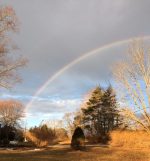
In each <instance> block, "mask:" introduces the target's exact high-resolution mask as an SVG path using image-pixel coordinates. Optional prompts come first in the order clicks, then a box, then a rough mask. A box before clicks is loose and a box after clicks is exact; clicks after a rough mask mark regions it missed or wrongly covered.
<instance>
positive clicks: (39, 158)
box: [0, 131, 150, 161]
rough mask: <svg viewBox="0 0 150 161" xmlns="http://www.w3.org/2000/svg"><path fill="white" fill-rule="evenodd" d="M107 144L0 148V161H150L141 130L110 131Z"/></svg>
mask: <svg viewBox="0 0 150 161" xmlns="http://www.w3.org/2000/svg"><path fill="white" fill-rule="evenodd" d="M111 136H112V141H111V143H110V144H109V145H108V146H94V145H93V146H88V147H87V148H86V150H85V151H74V150H72V149H71V148H70V147H69V145H68V146H66V145H61V146H54V147H53V146H52V147H49V148H45V149H43V150H41V151H31V150H21V149H16V150H13V151H12V150H0V161H150V139H149V137H148V134H147V133H145V132H129V131H126V132H119V131H116V132H113V133H112V134H111Z"/></svg>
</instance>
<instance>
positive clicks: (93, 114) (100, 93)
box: [82, 86, 119, 136]
mask: <svg viewBox="0 0 150 161" xmlns="http://www.w3.org/2000/svg"><path fill="white" fill-rule="evenodd" d="M82 112H83V116H84V117H83V122H84V125H85V128H87V129H88V130H89V131H90V132H91V134H92V135H96V136H99V135H105V134H106V133H108V132H109V131H110V130H113V129H114V128H116V127H118V126H119V114H118V110H117V100H116V95H115V93H114V91H113V89H112V87H111V86H109V87H108V88H107V89H106V90H103V89H102V88H101V87H96V88H95V89H94V90H93V92H92V94H91V97H90V99H89V100H88V102H87V104H86V107H85V108H83V109H82Z"/></svg>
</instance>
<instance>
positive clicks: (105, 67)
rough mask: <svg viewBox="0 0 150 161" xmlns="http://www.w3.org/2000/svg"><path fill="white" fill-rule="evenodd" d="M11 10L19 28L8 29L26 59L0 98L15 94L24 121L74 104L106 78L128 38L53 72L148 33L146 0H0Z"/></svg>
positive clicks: (67, 109) (55, 116)
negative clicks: (18, 79)
mask: <svg viewBox="0 0 150 161" xmlns="http://www.w3.org/2000/svg"><path fill="white" fill-rule="evenodd" d="M0 4H1V5H9V6H12V7H13V8H14V10H15V11H16V14H17V17H18V19H19V21H20V26H19V28H20V31H19V32H18V33H17V34H15V35H12V37H11V38H12V40H13V41H14V42H15V44H17V46H18V47H19V50H17V51H16V53H19V54H21V55H23V56H24V57H26V58H27V59H28V60H29V62H28V64H27V66H26V67H25V68H23V69H21V70H20V71H19V72H20V75H21V77H22V79H23V82H22V83H20V84H17V85H15V86H14V87H13V89H11V90H5V89H3V90H1V96H0V97H1V99H10V98H12V99H18V100H20V101H22V102H23V103H24V104H25V106H27V105H28V103H29V102H30V101H31V100H32V99H33V98H34V101H32V103H30V106H29V107H28V108H27V109H26V112H27V117H26V121H27V123H28V125H29V126H34V125H36V124H39V123H40V122H41V121H42V120H46V119H62V117H63V115H64V113H66V112H73V111H75V110H76V109H77V108H79V107H80V104H81V103H82V101H83V99H84V96H85V95H86V93H87V92H88V91H90V90H91V89H93V88H94V87H95V86H97V85H102V86H104V87H105V86H107V85H109V83H111V81H112V74H111V67H112V65H113V63H115V62H116V61H117V60H118V59H122V58H123V57H124V56H125V54H126V53H127V50H128V45H129V44H128V43H122V44H118V45H115V46H112V47H108V48H106V49H105V50H103V51H99V52H96V53H95V54H93V55H91V56H88V57H85V58H84V59H82V60H81V61H78V62H76V63H75V64H73V65H72V66H70V68H67V69H66V70H65V71H63V72H62V73H60V74H59V75H58V76H57V77H56V78H55V79H54V80H53V81H51V82H50V83H49V84H47V86H45V88H44V89H43V90H42V91H41V93H39V94H38V95H35V94H36V93H37V91H39V89H40V88H41V87H43V85H44V84H45V83H46V82H47V81H48V80H49V79H50V78H51V77H53V76H54V75H55V74H56V73H58V72H59V71H60V70H61V69H63V68H64V67H66V66H67V65H68V64H70V63H71V62H72V61H74V60H76V59H78V58H79V57H81V56H83V55H85V54H87V53H88V52H90V51H93V50H94V49H96V48H100V47H103V46H106V45H109V44H111V43H115V42H118V41H122V40H126V39H134V38H135V37H143V36H148V35H150V23H149V15H150V10H149V6H150V1H149V0H0Z"/></svg>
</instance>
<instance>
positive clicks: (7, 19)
mask: <svg viewBox="0 0 150 161" xmlns="http://www.w3.org/2000/svg"><path fill="white" fill-rule="evenodd" d="M18 24H19V23H18V20H17V16H16V14H15V11H14V10H13V8H12V7H0V86H1V87H4V88H10V87H12V86H13V85H14V84H15V83H16V82H18V81H20V77H19V75H18V74H17V69H18V68H19V67H22V66H24V65H25V64H26V62H27V60H26V59H24V58H23V57H21V56H19V55H16V54H13V53H12V51H13V50H14V49H17V47H15V45H13V43H12V42H11V40H10V39H9V34H10V33H11V32H17V31H18V26H19V25H18Z"/></svg>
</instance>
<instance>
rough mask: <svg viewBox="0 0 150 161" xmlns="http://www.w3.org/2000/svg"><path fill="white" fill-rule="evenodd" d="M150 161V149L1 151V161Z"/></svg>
mask: <svg viewBox="0 0 150 161" xmlns="http://www.w3.org/2000/svg"><path fill="white" fill-rule="evenodd" d="M85 160H86V161H150V149H143V148H142V149H121V148H106V147H93V148H91V147H90V148H87V150H86V151H82V152H81V151H73V150H71V149H70V148H47V149H46V150H43V151H36V152H20V151H17V150H16V151H15V152H14V151H9V152H8V151H3V150H1V151H0V161H85Z"/></svg>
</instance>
